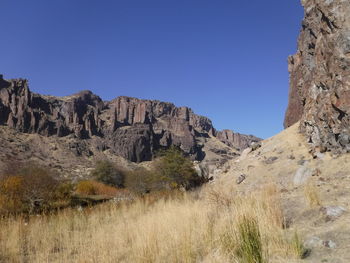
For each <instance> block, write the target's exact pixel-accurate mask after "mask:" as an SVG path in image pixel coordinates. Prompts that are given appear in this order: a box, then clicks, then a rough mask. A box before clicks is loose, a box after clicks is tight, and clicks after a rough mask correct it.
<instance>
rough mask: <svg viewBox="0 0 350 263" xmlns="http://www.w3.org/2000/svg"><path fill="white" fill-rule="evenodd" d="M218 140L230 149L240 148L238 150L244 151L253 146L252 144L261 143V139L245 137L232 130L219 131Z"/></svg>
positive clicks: (250, 136) (251, 136)
mask: <svg viewBox="0 0 350 263" xmlns="http://www.w3.org/2000/svg"><path fill="white" fill-rule="evenodd" d="M216 136H217V138H218V139H219V140H220V141H222V142H223V143H225V144H226V145H228V146H230V147H235V148H238V150H244V149H246V148H248V147H249V146H251V145H252V143H255V142H259V141H261V139H260V138H258V137H255V136H253V135H245V134H240V133H235V132H233V131H231V130H223V131H219V132H217V134H216Z"/></svg>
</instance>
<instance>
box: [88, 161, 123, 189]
mask: <svg viewBox="0 0 350 263" xmlns="http://www.w3.org/2000/svg"><path fill="white" fill-rule="evenodd" d="M91 176H92V177H93V178H94V179H96V180H97V181H100V182H102V183H104V184H108V185H111V186H117V187H122V186H123V185H124V171H123V170H122V169H121V168H119V167H117V166H116V165H115V164H113V163H112V162H110V161H108V160H102V161H97V163H96V167H95V169H94V170H92V171H91Z"/></svg>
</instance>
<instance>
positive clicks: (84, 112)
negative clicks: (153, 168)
mask: <svg viewBox="0 0 350 263" xmlns="http://www.w3.org/2000/svg"><path fill="white" fill-rule="evenodd" d="M0 125H1V126H7V127H9V128H12V129H14V130H16V131H17V132H21V133H29V134H38V135H41V136H44V137H50V138H67V140H66V141H70V144H69V147H68V148H71V149H72V151H73V152H75V154H76V155H87V156H91V155H94V153H95V152H96V151H100V152H104V151H107V150H108V151H109V152H110V153H112V154H115V155H118V156H121V157H123V158H125V159H127V160H129V161H132V162H142V161H149V160H152V158H153V157H154V154H155V152H156V151H157V150H159V149H161V148H167V147H170V146H171V145H176V146H179V147H181V149H182V150H183V151H184V152H185V153H186V154H188V155H189V156H191V157H192V158H193V159H194V160H198V161H202V160H203V159H205V158H206V156H207V155H208V154H209V155H210V153H209V152H208V151H211V152H214V153H216V154H219V155H221V156H222V157H224V158H225V159H232V158H233V157H234V156H236V155H237V154H238V153H239V151H240V150H242V149H244V148H246V147H248V146H250V144H251V143H253V142H257V141H259V140H260V139H259V138H257V137H254V136H246V135H241V134H239V133H234V132H232V131H228V130H225V131H222V132H220V131H216V130H215V128H214V127H213V125H212V122H211V121H210V120H209V119H208V118H206V117H203V116H199V115H196V114H195V113H194V112H193V111H192V110H191V109H190V108H188V107H176V106H175V105H174V104H172V103H167V102H160V101H152V100H141V99H137V98H130V97H118V98H116V99H114V100H112V101H103V100H102V99H101V98H100V97H98V96H97V95H95V94H93V93H92V92H90V91H82V92H79V93H77V94H75V95H72V96H67V97H53V96H44V95H40V94H36V93H33V92H31V91H30V90H29V87H28V81H27V80H24V79H12V80H4V79H3V77H2V76H1V75H0ZM68 139H69V140H68ZM212 139H215V140H216V141H219V142H221V144H220V145H219V146H215V147H214V146H213V145H214V144H213V143H211V144H210V145H211V146H210V147H209V148H208V145H209V144H208V143H207V142H208V141H209V140H212ZM216 145H217V144H216Z"/></svg>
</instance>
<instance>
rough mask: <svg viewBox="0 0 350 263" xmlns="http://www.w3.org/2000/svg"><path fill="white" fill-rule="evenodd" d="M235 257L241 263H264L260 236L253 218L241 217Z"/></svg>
mask: <svg viewBox="0 0 350 263" xmlns="http://www.w3.org/2000/svg"><path fill="white" fill-rule="evenodd" d="M237 240H238V247H237V251H236V253H237V255H238V257H240V258H241V261H240V262H242V263H264V262H266V261H265V259H264V253H263V248H262V241H261V235H260V230H259V225H258V222H257V220H256V219H255V218H250V217H246V216H244V217H242V219H241V221H240V222H239V224H238V237H237Z"/></svg>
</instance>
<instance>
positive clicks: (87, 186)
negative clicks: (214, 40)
mask: <svg viewBox="0 0 350 263" xmlns="http://www.w3.org/2000/svg"><path fill="white" fill-rule="evenodd" d="M118 192H119V190H118V189H117V188H115V187H112V186H109V185H105V184H103V183H101V182H96V181H91V180H86V181H81V182H79V183H78V185H77V189H76V193H77V194H80V195H106V196H116V195H117V193H118Z"/></svg>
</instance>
